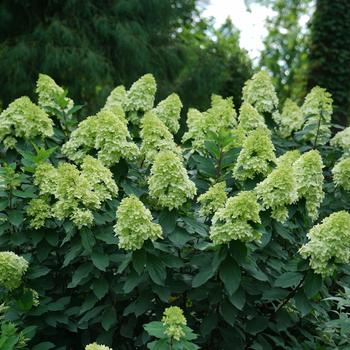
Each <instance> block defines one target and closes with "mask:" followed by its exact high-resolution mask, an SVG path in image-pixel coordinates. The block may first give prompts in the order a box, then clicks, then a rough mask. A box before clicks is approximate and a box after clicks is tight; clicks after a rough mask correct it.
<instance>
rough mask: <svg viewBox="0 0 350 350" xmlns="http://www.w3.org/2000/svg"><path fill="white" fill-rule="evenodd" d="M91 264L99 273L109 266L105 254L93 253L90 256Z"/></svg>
mask: <svg viewBox="0 0 350 350" xmlns="http://www.w3.org/2000/svg"><path fill="white" fill-rule="evenodd" d="M91 260H92V262H93V264H94V265H95V266H96V267H97V268H98V269H99V270H101V271H106V268H107V267H108V265H109V257H108V255H107V254H105V253H101V252H97V251H94V252H92V254H91Z"/></svg>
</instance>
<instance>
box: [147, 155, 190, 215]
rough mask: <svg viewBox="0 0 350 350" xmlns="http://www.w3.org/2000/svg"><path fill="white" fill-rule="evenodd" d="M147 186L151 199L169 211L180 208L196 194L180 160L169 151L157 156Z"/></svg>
mask: <svg viewBox="0 0 350 350" xmlns="http://www.w3.org/2000/svg"><path fill="white" fill-rule="evenodd" d="M148 184H149V194H150V196H151V198H153V199H155V200H156V201H157V203H158V205H159V206H161V207H167V208H168V209H170V210H171V209H173V208H178V207H180V206H181V205H182V204H184V203H185V202H186V201H187V199H192V198H193V197H194V195H195V194H196V186H195V184H194V183H193V182H192V181H191V180H190V179H189V177H188V174H187V171H186V168H185V167H184V165H183V164H182V161H181V159H180V158H179V156H178V155H176V154H175V153H174V152H171V151H165V152H160V153H158V154H157V156H156V157H155V160H154V163H153V165H152V168H151V176H150V178H149V180H148Z"/></svg>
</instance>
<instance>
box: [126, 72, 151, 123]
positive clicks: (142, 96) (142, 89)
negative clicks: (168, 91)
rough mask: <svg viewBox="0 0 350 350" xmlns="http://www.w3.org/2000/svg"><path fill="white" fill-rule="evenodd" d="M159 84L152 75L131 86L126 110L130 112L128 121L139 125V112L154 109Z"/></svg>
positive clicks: (147, 75) (127, 94)
mask: <svg viewBox="0 0 350 350" xmlns="http://www.w3.org/2000/svg"><path fill="white" fill-rule="evenodd" d="M156 91H157V84H156V81H155V79H154V77H153V75H152V74H145V75H143V76H142V77H141V78H140V79H139V80H137V81H135V83H133V84H132V85H131V88H130V90H129V91H127V93H126V97H127V98H126V102H125V106H124V109H125V111H127V112H129V114H128V119H129V120H130V121H131V122H132V123H133V124H136V125H137V124H138V123H139V121H140V120H139V117H138V115H137V112H148V111H150V110H151V109H152V108H153V105H154V98H155V94H156Z"/></svg>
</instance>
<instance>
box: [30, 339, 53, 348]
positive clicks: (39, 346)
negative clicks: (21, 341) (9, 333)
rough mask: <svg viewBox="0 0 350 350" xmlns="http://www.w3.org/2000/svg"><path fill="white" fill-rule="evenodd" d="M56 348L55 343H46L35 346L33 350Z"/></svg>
mask: <svg viewBox="0 0 350 350" xmlns="http://www.w3.org/2000/svg"><path fill="white" fill-rule="evenodd" d="M55 346H56V345H55V344H54V343H51V342H49V341H46V342H43V343H39V344H37V345H35V346H33V347H32V350H50V349H53V348H54V347H55Z"/></svg>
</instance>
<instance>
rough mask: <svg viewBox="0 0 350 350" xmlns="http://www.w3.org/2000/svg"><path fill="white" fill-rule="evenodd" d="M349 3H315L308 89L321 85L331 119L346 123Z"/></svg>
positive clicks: (349, 82)
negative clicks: (330, 103) (330, 100)
mask: <svg viewBox="0 0 350 350" xmlns="http://www.w3.org/2000/svg"><path fill="white" fill-rule="evenodd" d="M349 33H350V2H349V1H348V0H332V1H330V0H317V2H316V11H315V14H314V16H313V19H312V28H311V46H310V56H309V60H310V63H309V66H310V67H309V74H308V88H311V87H313V86H315V85H319V86H322V87H324V88H326V89H327V90H328V91H329V92H331V94H332V97H333V100H334V119H335V121H336V122H337V123H339V124H341V125H347V124H348V123H349V115H350V36H349Z"/></svg>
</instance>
